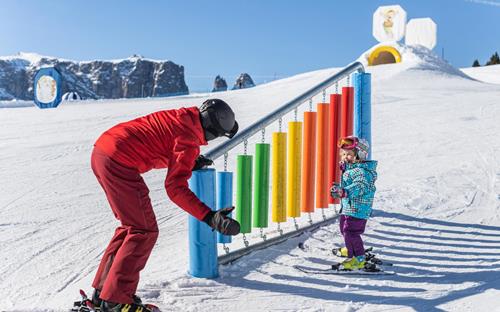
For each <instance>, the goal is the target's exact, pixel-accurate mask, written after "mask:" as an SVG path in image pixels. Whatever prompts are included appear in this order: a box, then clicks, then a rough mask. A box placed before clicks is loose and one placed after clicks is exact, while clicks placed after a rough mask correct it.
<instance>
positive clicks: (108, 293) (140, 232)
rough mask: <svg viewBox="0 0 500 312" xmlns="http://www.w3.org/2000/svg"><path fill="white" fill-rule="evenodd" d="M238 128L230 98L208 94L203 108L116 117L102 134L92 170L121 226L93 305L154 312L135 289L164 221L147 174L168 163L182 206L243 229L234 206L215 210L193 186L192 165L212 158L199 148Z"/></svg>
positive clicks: (225, 229)
mask: <svg viewBox="0 0 500 312" xmlns="http://www.w3.org/2000/svg"><path fill="white" fill-rule="evenodd" d="M237 131H238V123H237V122H236V120H235V116H234V112H233V111H232V109H231V108H230V107H229V105H228V104H227V103H225V102H224V101H222V100H220V99H209V100H207V101H205V102H204V103H203V104H202V105H201V107H200V108H198V107H188V108H180V109H173V110H164V111H158V112H155V113H152V114H149V115H146V116H143V117H139V118H137V119H134V120H131V121H128V122H124V123H120V124H117V125H115V126H114V127H112V128H111V129H109V130H107V131H106V132H104V133H103V134H102V135H101V136H100V137H99V138H98V139H97V141H96V142H95V144H94V149H93V151H92V157H91V165H92V170H93V172H94V174H95V176H96V177H97V180H98V182H99V184H100V185H101V187H102V189H103V190H104V193H105V194H106V197H107V200H108V202H109V205H110V206H111V209H112V211H113V213H114V215H115V217H116V218H117V219H118V220H119V221H120V223H121V225H120V226H119V227H118V228H117V229H116V230H115V234H114V236H113V238H112V239H111V241H110V243H109V245H108V247H107V248H106V251H105V252H104V255H103V257H102V259H101V262H100V265H99V268H98V269H97V273H96V275H95V278H94V281H93V283H92V286H93V287H94V289H95V290H94V294H93V296H92V299H91V301H92V303H93V305H94V306H99V307H100V309H101V311H102V312H107V311H113V312H117V311H129V312H133V311H149V310H148V308H147V307H146V306H145V305H144V304H143V303H142V302H141V300H140V299H139V298H138V297H137V296H135V292H136V289H137V285H138V283H139V272H140V271H141V270H142V269H143V268H144V267H145V265H146V262H147V260H148V258H149V255H150V253H151V250H152V249H153V247H154V245H155V242H156V239H157V237H158V226H157V223H156V217H155V214H154V211H153V208H152V206H151V200H150V198H149V189H148V187H147V186H146V184H145V183H144V179H143V178H142V177H141V174H143V173H145V172H147V171H150V170H152V169H161V168H168V173H167V177H166V179H165V188H166V191H167V195H168V197H169V198H170V199H171V200H172V201H173V202H174V203H175V204H176V205H177V206H179V207H180V208H182V209H184V210H185V211H186V212H188V213H189V214H191V215H192V216H194V217H195V218H196V219H198V220H200V221H203V222H205V223H207V224H208V225H209V226H210V227H211V228H213V229H214V230H217V231H219V232H220V233H222V234H225V235H236V234H238V233H239V232H240V225H239V223H238V222H237V221H235V220H233V219H232V218H230V217H228V216H227V215H228V214H229V213H230V212H231V211H232V209H233V207H227V208H224V209H221V210H219V211H217V212H215V211H212V210H211V209H210V208H209V207H207V206H206V205H205V204H204V203H202V202H201V201H200V200H199V199H198V198H197V197H196V195H195V194H194V193H193V192H191V190H190V189H189V188H188V179H189V178H190V177H191V171H192V170H197V169H200V168H202V167H204V166H206V165H210V164H212V161H211V160H209V159H207V158H205V157H203V155H200V146H201V145H207V144H208V143H207V142H208V141H210V140H213V139H215V138H218V137H222V136H226V137H228V138H232V137H233V136H234V135H235V134H236V132H237Z"/></svg>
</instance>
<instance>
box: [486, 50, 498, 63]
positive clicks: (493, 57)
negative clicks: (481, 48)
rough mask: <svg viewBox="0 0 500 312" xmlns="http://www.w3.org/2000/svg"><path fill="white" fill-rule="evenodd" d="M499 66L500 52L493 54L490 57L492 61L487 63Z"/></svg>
mask: <svg viewBox="0 0 500 312" xmlns="http://www.w3.org/2000/svg"><path fill="white" fill-rule="evenodd" d="M497 64H500V57H499V56H498V52H495V54H493V55H492V56H491V57H490V60H489V61H488V62H487V63H486V65H497Z"/></svg>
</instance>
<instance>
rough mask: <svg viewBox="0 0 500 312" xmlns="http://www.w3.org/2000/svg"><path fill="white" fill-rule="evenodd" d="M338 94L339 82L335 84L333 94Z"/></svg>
mask: <svg viewBox="0 0 500 312" xmlns="http://www.w3.org/2000/svg"><path fill="white" fill-rule="evenodd" d="M338 93H339V82H338V81H337V82H336V83H335V94H338Z"/></svg>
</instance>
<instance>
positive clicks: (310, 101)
mask: <svg viewBox="0 0 500 312" xmlns="http://www.w3.org/2000/svg"><path fill="white" fill-rule="evenodd" d="M312 110H313V99H312V98H310V99H309V111H310V112H312Z"/></svg>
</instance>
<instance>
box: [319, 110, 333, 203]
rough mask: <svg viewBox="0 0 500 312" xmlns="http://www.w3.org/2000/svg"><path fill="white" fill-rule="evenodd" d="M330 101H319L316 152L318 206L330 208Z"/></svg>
mask: <svg viewBox="0 0 500 312" xmlns="http://www.w3.org/2000/svg"><path fill="white" fill-rule="evenodd" d="M328 110H329V105H328V103H318V108H317V111H318V130H317V132H318V142H317V147H318V149H317V154H316V208H328V190H329V189H330V187H329V185H328V130H329V129H328V127H329V125H328V113H329V111H328Z"/></svg>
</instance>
